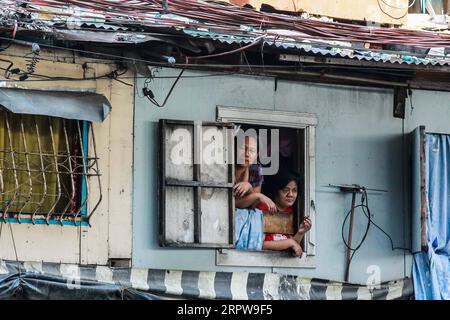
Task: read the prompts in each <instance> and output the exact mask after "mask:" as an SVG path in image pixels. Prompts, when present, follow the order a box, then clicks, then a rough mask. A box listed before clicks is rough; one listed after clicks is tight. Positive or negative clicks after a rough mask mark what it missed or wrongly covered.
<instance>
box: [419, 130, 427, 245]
mask: <svg viewBox="0 0 450 320" xmlns="http://www.w3.org/2000/svg"><path fill="white" fill-rule="evenodd" d="M419 130H420V224H421V241H420V242H421V246H422V250H423V251H427V250H428V242H427V185H426V183H427V178H426V158H425V127H424V126H421V127H420V129H419Z"/></svg>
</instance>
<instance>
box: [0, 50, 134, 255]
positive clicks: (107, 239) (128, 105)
mask: <svg viewBox="0 0 450 320" xmlns="http://www.w3.org/2000/svg"><path fill="white" fill-rule="evenodd" d="M29 52H30V48H29V47H18V46H13V47H11V48H10V49H8V50H7V51H6V52H3V55H1V56H0V58H1V59H6V60H11V61H13V62H14V67H19V68H21V69H26V66H25V64H26V62H25V60H24V58H23V57H24V56H25V55H26V54H28V53H29ZM85 62H86V68H85V70H83V63H85ZM0 63H1V66H2V67H6V66H7V65H8V63H7V62H0ZM113 68H114V65H113V64H102V63H99V62H98V61H94V60H92V59H90V60H86V59H82V58H80V57H77V56H74V55H73V54H72V53H71V52H70V51H58V52H54V51H47V50H42V51H41V60H40V61H39V62H38V64H37V67H36V73H37V74H41V75H47V76H53V77H72V78H83V75H84V76H85V77H94V76H99V75H104V74H107V73H109V72H111V71H112V70H114V69H113ZM125 76H128V77H130V76H131V82H132V75H131V73H127V74H126V75H125ZM30 79H31V80H33V79H39V78H33V77H30ZM0 86H2V87H5V86H10V87H21V88H35V89H42V90H75V91H91V92H97V93H100V94H103V95H105V96H106V98H108V100H109V101H110V103H111V105H112V112H111V114H110V115H109V116H108V117H107V119H106V120H105V121H104V122H103V123H95V124H94V133H95V139H96V146H97V155H98V156H99V158H100V160H99V167H100V173H101V175H102V176H101V181H102V182H101V183H102V194H103V200H102V202H101V204H100V206H99V208H98V210H97V211H96V213H95V214H94V215H93V217H92V219H91V224H92V227H91V228H86V227H82V228H76V227H71V226H65V227H61V226H44V225H34V226H33V225H30V224H21V225H19V224H12V225H11V226H12V234H13V235H14V239H15V243H16V247H17V254H18V258H19V260H25V261H48V262H65V263H82V264H107V262H108V258H131V219H132V214H131V200H132V199H131V192H132V189H131V187H132V157H133V156H132V155H133V147H132V145H133V136H132V132H133V99H134V97H133V88H132V87H131V86H126V85H123V84H121V83H119V82H117V81H114V80H110V79H98V80H83V81H24V82H12V81H10V80H8V79H4V78H3V74H2V76H0ZM89 150H92V146H90V147H89ZM91 193H92V195H91V199H93V202H92V203H88V206H92V204H93V203H95V202H94V201H96V200H97V199H98V193H99V190H98V187H96V184H95V183H92V184H91ZM0 258H2V259H13V260H14V259H16V257H15V253H14V249H13V245H12V237H11V232H10V228H9V226H8V225H6V224H4V225H3V231H2V233H1V235H0Z"/></svg>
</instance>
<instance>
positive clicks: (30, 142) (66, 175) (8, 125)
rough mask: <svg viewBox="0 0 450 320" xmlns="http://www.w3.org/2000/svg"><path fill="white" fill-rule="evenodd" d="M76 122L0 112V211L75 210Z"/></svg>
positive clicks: (76, 181) (57, 212)
mask: <svg viewBox="0 0 450 320" xmlns="http://www.w3.org/2000/svg"><path fill="white" fill-rule="evenodd" d="M76 124H77V122H76V121H70V120H63V119H60V118H50V117H46V116H34V115H20V114H13V113H10V112H7V111H4V110H0V212H2V213H4V212H5V211H7V212H8V213H9V214H11V215H13V216H14V214H15V213H19V212H20V213H22V214H33V213H38V214H47V213H48V212H51V213H55V214H61V213H63V212H64V213H67V212H74V211H75V210H76V202H77V197H78V195H77V194H76V190H77V185H78V184H79V181H78V180H79V179H78V178H77V175H75V174H73V173H74V172H76V171H80V169H79V167H80V166H79V165H77V163H79V158H76V157H74V155H75V154H79V151H78V150H79V145H80V143H79V142H78V137H79V136H78V130H77V128H76ZM52 131H53V132H52ZM52 133H53V134H52ZM77 159H78V160H77Z"/></svg>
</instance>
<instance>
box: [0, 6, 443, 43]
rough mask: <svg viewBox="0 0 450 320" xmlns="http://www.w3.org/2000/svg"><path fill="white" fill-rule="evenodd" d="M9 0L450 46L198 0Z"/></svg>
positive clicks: (238, 28) (166, 22) (159, 22)
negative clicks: (165, 7)
mask: <svg viewBox="0 0 450 320" xmlns="http://www.w3.org/2000/svg"><path fill="white" fill-rule="evenodd" d="M12 2H13V3H15V4H16V9H19V7H18V6H17V5H18V4H22V6H23V5H24V4H27V7H26V8H25V9H23V10H25V11H27V12H34V13H36V12H38V13H50V14H52V13H53V14H55V13H57V14H58V15H67V16H71V15H73V12H70V10H66V12H64V11H62V10H61V8H69V7H70V6H74V7H77V8H81V9H83V10H81V12H79V13H77V15H79V16H80V17H82V18H83V19H89V18H98V15H99V14H101V15H103V16H104V17H105V19H106V21H107V23H110V24H115V23H116V24H122V25H127V24H131V25H136V24H137V25H140V26H147V27H159V28H161V27H167V26H170V27H172V26H174V27H186V28H210V29H213V30H215V31H221V32H228V33H230V32H231V33H232V32H239V33H242V32H244V30H243V28H242V27H247V28H246V32H250V33H252V34H254V35H261V34H264V33H265V31H266V30H269V29H283V30H290V31H297V32H298V34H290V35H289V38H294V39H295V38H298V39H315V38H318V37H320V38H321V39H326V40H330V41H345V42H360V43H371V44H377V45H383V44H384V45H386V44H396V45H409V46H419V47H427V48H429V47H448V46H450V34H445V33H434V32H426V31H412V30H406V29H399V28H381V27H367V26H360V25H353V24H345V23H336V22H324V21H317V20H310V19H305V18H301V17H296V16H289V15H281V14H275V13H267V12H260V11H255V10H253V9H248V8H242V7H239V6H233V5H224V4H220V3H218V2H206V1H200V0H168V1H163V0H147V1H145V0H92V1H82V0H23V1H5V0H3V1H2V0H0V3H4V6H9V7H10V6H11V3H12ZM164 3H168V10H167V13H168V14H165V13H166V10H165V9H164ZM42 6H44V7H42ZM56 9H57V10H56ZM72 9H73V8H72ZM72 11H73V10H72ZM177 17H184V18H188V19H190V20H183V19H179V18H177ZM274 36H276V31H275V33H274ZM280 36H281V37H283V36H282V35H280Z"/></svg>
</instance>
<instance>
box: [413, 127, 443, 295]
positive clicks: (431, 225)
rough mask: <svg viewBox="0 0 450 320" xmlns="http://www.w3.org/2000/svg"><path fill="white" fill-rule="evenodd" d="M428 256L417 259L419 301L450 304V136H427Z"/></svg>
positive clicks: (414, 266) (416, 281)
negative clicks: (438, 301)
mask: <svg viewBox="0 0 450 320" xmlns="http://www.w3.org/2000/svg"><path fill="white" fill-rule="evenodd" d="M425 158H426V159H427V163H426V169H427V188H428V194H427V198H428V199H427V200H428V201H427V202H428V204H427V243H428V252H420V253H417V254H415V255H414V265H413V279H414V292H415V298H416V299H417V300H431V299H432V300H450V260H449V257H450V136H449V135H441V134H427V135H426V148H425Z"/></svg>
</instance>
